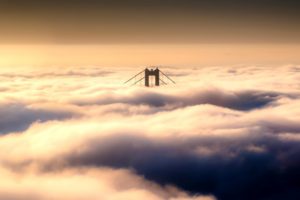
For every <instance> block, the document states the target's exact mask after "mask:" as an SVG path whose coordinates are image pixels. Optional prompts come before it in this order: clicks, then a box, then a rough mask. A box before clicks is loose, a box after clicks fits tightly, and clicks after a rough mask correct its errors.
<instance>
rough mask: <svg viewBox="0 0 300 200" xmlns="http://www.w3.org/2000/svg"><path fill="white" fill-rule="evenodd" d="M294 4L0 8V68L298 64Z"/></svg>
mask: <svg viewBox="0 0 300 200" xmlns="http://www.w3.org/2000/svg"><path fill="white" fill-rule="evenodd" d="M299 9H300V3H299V1H296V0H284V1H282V0H252V1H242V0H226V1H223V0H203V1H197V0H165V1H159V0H122V1H121V0H86V1H81V0H60V1H58V0H43V1H37V0H27V1H21V0H10V1H8V0H1V7H0V28H1V31H0V66H1V68H11V67H33V66H34V67H53V66H66V65H68V66H72V65H73V66H78V65H83V66H86V65H98V66H102V67H109V66H110V67H120V66H127V67H129V66H135V67H137V68H140V67H141V66H148V65H164V66H181V67H183V66H188V67H193V66H196V67H197V66H208V65H239V64H249V65H251V64H254V65H257V64H265V65H285V64H293V63H295V64H299V63H300V55H299V53H300V51H299V48H300V47H299V42H300V40H299V35H300V26H299V19H300V14H299V12H298V10H299Z"/></svg>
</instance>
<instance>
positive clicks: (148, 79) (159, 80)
mask: <svg viewBox="0 0 300 200" xmlns="http://www.w3.org/2000/svg"><path fill="white" fill-rule="evenodd" d="M140 76H142V78H140ZM153 78H154V81H153ZM136 79H137V80H136ZM164 79H166V80H164ZM143 80H144V85H145V87H152V86H160V85H167V84H168V82H171V83H172V84H175V81H174V80H172V79H171V78H170V77H169V76H168V75H166V74H165V73H163V72H162V71H161V70H160V69H158V67H156V68H155V69H153V68H150V69H149V68H146V69H144V70H143V71H141V72H139V73H137V74H136V75H134V76H133V77H131V78H130V79H128V80H127V81H126V82H125V83H124V84H127V83H129V82H131V81H133V84H132V85H136V84H138V83H142V81H143Z"/></svg>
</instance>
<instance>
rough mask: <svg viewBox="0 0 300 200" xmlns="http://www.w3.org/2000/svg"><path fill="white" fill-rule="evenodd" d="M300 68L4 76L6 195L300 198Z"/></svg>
mask: <svg viewBox="0 0 300 200" xmlns="http://www.w3.org/2000/svg"><path fill="white" fill-rule="evenodd" d="M298 68H299V67H298V66H280V67H275V68H273V69H271V68H268V67H255V66H243V67H242V66H239V67H225V66H224V67H206V68H194V69H182V70H179V69H178V68H165V69H163V70H164V71H165V72H166V73H169V74H173V75H174V79H176V82H177V84H176V85H167V86H163V87H160V88H143V87H138V86H137V87H128V86H124V85H122V82H123V81H120V80H121V79H120V77H124V76H128V77H130V74H131V73H132V72H133V69H123V70H121V72H120V74H118V73H113V71H112V70H111V71H109V70H107V69H104V68H97V67H93V68H92V67H91V68H78V69H76V70H75V71H73V72H72V73H71V74H69V73H68V71H63V70H62V72H61V73H60V74H63V75H62V76H61V75H57V73H51V72H49V73H48V72H47V74H48V75H45V76H41V72H38V71H33V72H32V71H31V72H28V76H27V74H26V72H24V73H23V75H22V76H19V75H18V74H14V73H13V72H10V75H9V76H7V73H6V75H5V74H2V75H1V77H2V79H3V85H2V88H3V89H2V90H1V101H0V114H1V116H3V117H1V119H0V133H1V137H0V158H1V159H0V175H1V181H0V188H1V189H0V198H1V199H86V198H87V197H88V199H141V198H143V199H151V200H152V199H170V200H171V199H172V200H175V199H177V200H183V199H195V200H202V199H203V200H211V199H220V200H227V199H268V200H276V199H298V198H299V197H300V193H299V191H300V188H299V184H300V183H299V180H300V174H299V172H298V171H299V169H300V159H299V154H300V145H299V143H300V136H299V133H300V125H299V124H300V121H299V117H298V116H299V114H300V109H299V108H300V100H299V94H300V93H299V89H300V87H299V85H300V83H299V80H300V79H299V78H300V74H299V71H297V69H298ZM102 72H107V73H109V74H106V73H105V74H103V73H102ZM93 73H94V74H93ZM49 74H51V75H49ZM74 74H76V75H75V76H74ZM177 74H179V75H178V76H177ZM53 191H54V192H53Z"/></svg>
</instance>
